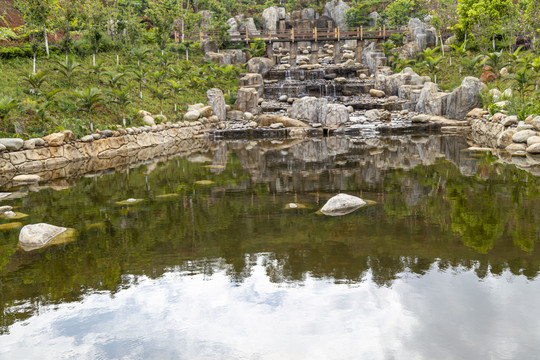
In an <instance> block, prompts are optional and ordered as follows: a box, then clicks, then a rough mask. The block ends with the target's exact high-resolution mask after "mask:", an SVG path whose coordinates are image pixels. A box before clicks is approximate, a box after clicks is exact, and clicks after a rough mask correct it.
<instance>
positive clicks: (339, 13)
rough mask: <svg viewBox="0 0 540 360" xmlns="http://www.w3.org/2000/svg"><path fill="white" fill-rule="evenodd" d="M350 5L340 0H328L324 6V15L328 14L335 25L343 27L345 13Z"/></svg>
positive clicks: (344, 24)
mask: <svg viewBox="0 0 540 360" xmlns="http://www.w3.org/2000/svg"><path fill="white" fill-rule="evenodd" d="M350 8H351V7H350V6H349V5H348V4H347V3H346V2H344V1H342V0H337V1H336V0H334V1H329V2H327V3H326V5H325V6H324V13H323V15H324V16H328V17H329V18H331V19H332V20H334V22H335V23H336V26H337V27H345V26H346V21H345V13H347V11H349V9H350Z"/></svg>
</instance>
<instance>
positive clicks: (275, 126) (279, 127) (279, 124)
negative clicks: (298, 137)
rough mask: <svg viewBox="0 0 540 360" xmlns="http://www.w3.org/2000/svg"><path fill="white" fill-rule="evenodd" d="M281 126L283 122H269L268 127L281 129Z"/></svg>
mask: <svg viewBox="0 0 540 360" xmlns="http://www.w3.org/2000/svg"><path fill="white" fill-rule="evenodd" d="M282 127H284V126H283V123H279V122H278V123H273V124H270V129H281V128H282Z"/></svg>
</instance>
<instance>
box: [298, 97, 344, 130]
mask: <svg viewBox="0 0 540 360" xmlns="http://www.w3.org/2000/svg"><path fill="white" fill-rule="evenodd" d="M290 115H291V117H293V118H295V119H299V120H301V121H305V122H307V123H309V124H316V123H319V124H322V125H323V126H326V127H336V126H339V125H341V124H343V123H346V122H347V121H349V109H348V108H347V107H346V106H345V105H342V104H328V100H327V99H325V98H315V97H310V96H306V97H304V98H302V99H298V100H296V101H295V102H294V103H293V106H292V108H291V110H290Z"/></svg>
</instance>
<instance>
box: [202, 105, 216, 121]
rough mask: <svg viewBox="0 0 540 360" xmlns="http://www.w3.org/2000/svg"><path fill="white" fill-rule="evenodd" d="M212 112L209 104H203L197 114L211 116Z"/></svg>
mask: <svg viewBox="0 0 540 360" xmlns="http://www.w3.org/2000/svg"><path fill="white" fill-rule="evenodd" d="M213 113H214V111H213V110H212V107H211V106H205V107H203V108H202V109H200V110H199V114H201V117H205V118H208V117H210V116H212V114H213Z"/></svg>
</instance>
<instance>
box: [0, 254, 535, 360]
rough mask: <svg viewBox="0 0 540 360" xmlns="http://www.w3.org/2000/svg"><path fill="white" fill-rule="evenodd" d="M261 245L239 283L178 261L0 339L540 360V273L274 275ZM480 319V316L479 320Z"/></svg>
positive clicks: (74, 348) (80, 350)
mask: <svg viewBox="0 0 540 360" xmlns="http://www.w3.org/2000/svg"><path fill="white" fill-rule="evenodd" d="M266 258H267V256H266V255H258V260H257V265H256V266H254V267H253V269H252V273H251V276H249V277H247V278H246V279H245V281H244V282H243V283H241V284H234V283H231V281H230V278H229V277H228V276H227V275H226V274H225V272H224V271H220V272H217V273H215V274H214V275H212V276H205V275H202V274H198V275H186V274H185V273H181V272H180V271H170V272H167V273H166V274H164V275H163V276H162V277H160V278H158V279H155V280H152V279H149V278H142V279H139V281H138V282H137V284H133V285H132V286H129V287H126V288H125V289H124V290H121V291H119V292H118V293H116V294H115V295H114V296H113V297H111V296H110V295H109V293H95V294H91V295H88V296H86V298H85V299H84V300H83V301H82V302H78V303H69V304H62V305H60V306H58V307H57V308H56V310H53V308H51V307H45V308H43V309H42V312H41V314H40V315H39V316H34V317H31V318H30V319H28V320H27V321H25V322H24V323H16V324H15V325H13V326H12V327H11V329H10V334H9V335H7V336H3V337H0V346H1V349H2V350H0V357H2V358H6V359H7V358H12V359H22V358H34V359H35V358H40V359H59V358H74V359H75V358H76V359H100V358H103V359H217V358H220V359H226V358H228V359H359V358H363V359H488V358H492V359H532V358H534V357H535V356H536V354H538V351H540V343H539V340H538V339H540V326H539V324H540V323H539V322H538V318H539V317H540V309H539V308H538V307H537V306H535V299H538V298H539V296H540V288H539V287H538V284H537V282H536V281H534V282H531V281H528V280H527V279H526V278H525V277H523V276H517V277H516V276H514V275H512V274H510V273H509V272H508V271H505V272H504V273H503V275H502V276H496V277H495V276H491V275H489V276H487V277H486V278H484V279H483V280H482V281H479V280H478V277H477V276H476V274H475V273H474V271H472V270H467V271H463V272H460V273H459V275H457V274H455V272H454V271H439V270H437V269H436V268H432V269H431V270H430V271H428V272H427V274H426V275H424V276H417V275H414V274H410V273H408V272H405V273H402V274H401V276H400V278H399V279H398V280H396V281H395V282H394V284H393V285H392V286H391V287H385V286H382V287H381V286H379V285H377V284H375V283H374V282H373V281H372V280H371V278H370V274H368V275H367V276H366V277H365V278H364V279H363V281H362V282H360V283H357V284H351V285H347V284H335V283H334V282H333V281H332V279H315V278H313V277H311V276H309V275H308V276H307V277H306V280H305V281H303V282H302V283H284V284H276V283H272V282H271V281H270V280H269V278H268V276H267V275H266V268H265V266H264V265H263V264H264V261H265V260H266ZM471 319H474V320H471Z"/></svg>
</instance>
